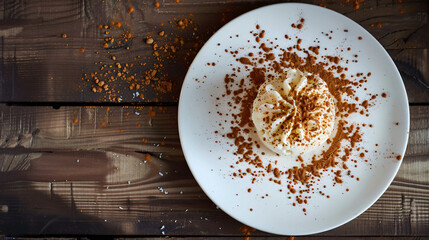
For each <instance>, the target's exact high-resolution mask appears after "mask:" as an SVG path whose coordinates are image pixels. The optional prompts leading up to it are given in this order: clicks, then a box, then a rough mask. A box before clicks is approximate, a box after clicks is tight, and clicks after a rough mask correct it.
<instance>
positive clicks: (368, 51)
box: [179, 3, 409, 235]
mask: <svg viewBox="0 0 429 240" xmlns="http://www.w3.org/2000/svg"><path fill="white" fill-rule="evenodd" d="M300 18H304V19H305V24H304V27H303V28H302V29H301V30H298V29H293V28H291V27H290V25H291V24H292V23H297V22H298V21H299V19H300ZM256 24H259V25H260V26H261V28H262V29H264V30H266V38H269V39H272V40H273V39H274V38H276V37H277V38H278V39H284V38H283V36H284V35H285V34H288V35H289V36H290V37H292V38H293V39H294V36H295V35H298V36H299V37H300V38H301V39H303V42H302V44H301V45H302V46H310V45H314V42H313V40H315V39H316V38H317V39H318V40H319V41H320V43H318V45H320V46H321V49H322V51H321V55H336V54H341V56H343V57H344V58H346V59H357V60H358V62H357V63H349V64H348V65H347V67H348V68H349V71H348V73H349V74H353V73H354V74H356V73H358V72H364V73H367V72H371V73H372V75H371V77H370V78H369V80H368V83H366V85H365V87H367V88H368V89H369V91H363V90H362V88H361V89H360V90H357V91H358V92H357V95H358V96H360V98H361V99H363V98H367V97H368V93H377V94H381V93H382V92H386V93H387V95H388V97H387V98H381V97H378V98H377V104H376V105H375V106H373V107H371V108H370V116H369V117H366V118H365V117H362V116H360V115H359V114H356V115H354V116H353V117H352V121H354V122H356V123H364V122H366V123H371V124H373V125H374V127H373V128H364V129H363V143H362V144H363V145H364V147H365V149H367V150H369V153H368V155H369V156H368V158H369V163H361V164H359V165H358V167H357V168H354V169H353V173H354V174H355V175H356V176H357V177H359V178H360V181H356V180H355V179H344V183H343V184H337V185H336V186H335V187H331V186H332V178H331V179H324V178H322V182H321V183H322V184H329V185H327V188H326V189H325V190H324V191H325V192H326V194H329V195H330V199H327V198H326V196H322V195H318V194H315V195H314V196H312V198H311V200H310V201H309V203H308V204H306V205H305V206H303V207H305V208H306V209H307V215H304V214H303V211H302V206H301V207H294V206H292V202H293V201H292V200H289V199H287V196H286V194H285V193H284V192H283V193H282V192H279V188H280V187H279V185H276V184H273V183H272V182H269V181H265V180H261V181H258V182H256V183H255V184H251V182H250V180H249V178H243V179H234V180H233V179H232V178H231V176H230V175H231V168H230V165H231V164H232V163H233V162H235V160H236V157H235V156H234V155H233V154H232V152H233V150H234V148H233V147H230V146H228V145H227V144H225V139H222V137H221V136H220V134H215V133H214V131H215V130H219V127H218V122H219V121H222V120H224V119H222V118H221V117H220V116H219V115H217V114H213V113H216V111H218V110H219V107H216V106H215V104H216V102H217V101H216V100H215V98H216V97H218V96H220V95H221V94H222V93H223V92H224V91H225V88H224V77H225V74H227V73H231V72H232V71H231V68H232V67H231V65H230V64H232V65H233V66H238V65H239V63H237V62H236V61H235V58H233V57H232V56H231V54H229V53H228V54H227V53H225V51H224V50H225V48H229V49H240V48H241V49H244V50H246V49H249V50H250V49H251V48H252V46H253V45H255V42H254V40H253V41H250V42H248V41H247V40H251V39H254V38H253V37H252V36H251V34H250V31H252V30H253V31H254V30H255V26H256ZM344 29H347V30H348V32H344V31H343V30H344ZM330 30H332V31H333V33H330V36H331V37H332V39H329V38H328V37H326V36H324V35H323V34H322V32H325V33H329V31H330ZM236 35H238V37H237V36H236ZM359 36H361V37H362V38H363V39H362V40H358V37H359ZM218 43H220V46H218ZM275 44H279V45H280V46H281V47H282V46H283V45H285V46H288V45H289V44H290V43H287V41H280V40H278V41H276V42H275ZM349 46H350V47H351V48H352V50H351V51H344V52H340V50H339V49H336V47H339V48H341V49H346V48H347V47H349ZM230 47H231V48H230ZM325 47H326V48H327V50H326V51H323V48H325ZM354 54H357V55H358V57H357V58H354V56H353V55H354ZM211 62H215V63H216V65H215V66H207V63H211ZM243 74H245V73H243ZM246 74H247V73H246ZM243 76H245V75H243ZM196 79H198V81H196ZM222 108H223V109H222V111H228V109H225V107H222ZM209 112H211V113H209ZM396 122H398V123H399V125H396V124H395V123H396ZM408 130H409V109H408V100H407V95H406V92H405V88H404V85H403V83H402V79H401V77H400V75H399V72H398V70H397V69H396V67H395V65H394V63H393V61H392V60H391V58H390V57H389V55H388V54H387V53H386V51H385V50H384V49H383V47H382V46H381V45H380V44H379V43H378V42H377V40H376V39H375V38H374V37H372V36H371V35H370V34H369V33H368V32H367V31H365V29H363V28H362V27H361V26H359V25H358V24H356V23H355V22H353V21H352V20H350V19H348V18H347V17H345V16H343V15H341V14H338V13H336V12H334V11H331V10H328V9H325V8H321V7H317V6H313V5H307V4H297V3H285V4H276V5H271V6H267V7H262V8H259V9H256V10H254V11H251V12H249V13H246V14H244V15H242V16H240V17H238V18H236V19H234V20H233V21H231V22H230V23H228V24H227V25H225V26H224V27H223V28H221V29H220V30H219V31H218V32H217V33H216V34H214V35H213V36H212V37H211V38H210V40H209V41H207V43H206V44H205V45H204V47H203V48H202V49H201V51H200V52H199V54H198V55H197V57H196V58H195V60H194V62H193V63H192V65H191V67H190V69H189V71H188V74H187V75H186V79H185V81H184V83H183V87H182V92H181V95H180V102H179V133H180V140H181V144H182V148H183V152H184V154H185V157H186V160H187V162H188V165H189V168H190V169H191V171H192V174H193V175H194V177H195V179H196V180H197V182H198V183H199V185H200V186H201V188H202V189H203V190H204V192H205V193H206V194H207V195H208V196H209V198H210V199H211V200H212V201H213V202H214V203H215V204H216V205H217V206H219V207H220V208H221V209H222V210H223V211H225V212H226V213H227V214H229V215H230V216H232V217H233V218H235V219H237V220H238V221H240V222H242V223H244V224H246V225H248V226H251V227H254V228H256V229H259V230H262V231H266V232H270V233H275V234H284V235H303V234H313V233H318V232H322V231H326V230H329V229H332V228H335V227H338V226H340V225H342V224H344V223H346V222H348V221H350V220H352V219H353V218H355V217H357V216H358V215H359V214H361V213H362V212H364V211H365V210H366V209H367V208H369V207H370V206H371V205H372V204H373V203H374V202H375V201H376V200H377V199H378V198H379V197H380V196H381V195H382V194H383V192H384V191H385V190H386V189H387V187H388V186H389V184H390V183H391V182H392V180H393V178H394V177H395V175H396V172H397V171H398V169H399V167H400V165H401V162H402V161H398V160H396V159H395V158H394V157H393V156H392V153H393V155H396V154H397V155H401V156H403V155H404V153H405V148H406V145H407V140H408ZM215 141H219V142H220V143H215ZM376 143H377V144H378V145H379V146H378V147H375V144H376ZM228 150H230V151H228ZM375 150H377V153H375ZM263 160H264V159H263ZM370 164H372V166H371V165H370ZM324 177H325V176H324ZM248 188H252V192H251V193H248V192H247V189H248ZM283 188H284V187H283ZM346 188H349V189H350V191H348V192H347V191H346ZM266 193H268V194H269V197H265V198H264V199H263V198H262V197H261V196H263V195H265V194H266ZM250 208H252V209H253V211H250V210H249V209H250Z"/></svg>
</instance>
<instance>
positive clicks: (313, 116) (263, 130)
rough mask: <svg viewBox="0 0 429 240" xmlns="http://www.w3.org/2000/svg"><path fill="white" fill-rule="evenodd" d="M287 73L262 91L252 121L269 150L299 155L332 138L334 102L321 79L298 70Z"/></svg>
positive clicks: (256, 101) (267, 83) (258, 95)
mask: <svg viewBox="0 0 429 240" xmlns="http://www.w3.org/2000/svg"><path fill="white" fill-rule="evenodd" d="M286 72H287V73H286V74H285V75H283V76H282V77H280V78H272V79H267V80H266V81H265V82H264V83H263V84H262V85H261V86H260V87H259V90H258V94H257V96H256V98H255V100H254V102H253V111H252V121H253V123H254V125H255V127H256V130H257V133H258V136H259V137H260V139H261V140H262V142H263V143H264V144H265V145H266V146H267V147H268V148H269V149H271V150H272V151H274V152H276V153H278V154H283V155H290V154H297V155H299V154H302V153H304V152H306V151H309V150H312V149H314V148H316V147H318V146H320V145H321V144H322V143H324V142H325V141H326V140H327V139H328V138H329V136H330V134H331V132H332V130H333V128H334V123H335V100H334V97H333V96H332V95H331V93H330V92H329V90H328V86H327V84H326V82H325V81H323V80H322V79H320V77H318V76H315V75H313V74H310V73H307V72H301V71H300V70H298V69H288V70H287V71H286Z"/></svg>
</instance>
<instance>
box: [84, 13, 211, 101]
mask: <svg viewBox="0 0 429 240" xmlns="http://www.w3.org/2000/svg"><path fill="white" fill-rule="evenodd" d="M131 8H132V7H130V8H129V9H128V10H133V11H134V9H131ZM124 11H126V9H125V10H124ZM136 14H138V13H136ZM189 16H190V17H191V16H192V15H191V14H190V15H189ZM125 18H127V17H125ZM180 21H181V22H182V26H181V27H179V26H178V25H177V23H178V22H180ZM168 23H169V24H170V26H171V28H172V29H173V30H171V32H169V33H166V31H165V30H163V29H162V27H163V26H164V23H160V24H159V26H154V27H153V29H152V30H151V32H156V33H157V34H156V36H145V37H143V39H142V38H140V39H139V40H138V41H143V42H144V43H146V44H148V46H146V47H148V48H150V49H151V51H152V55H149V56H139V55H137V54H136V55H135V56H132V55H131V54H132V52H128V53H126V54H124V55H126V56H127V57H124V59H126V60H118V59H117V58H116V57H115V56H113V57H112V55H111V51H112V50H115V51H116V52H118V51H120V50H121V49H123V50H125V51H129V50H130V49H131V47H132V46H133V44H132V43H133V41H134V39H136V38H138V36H134V33H133V28H132V26H131V25H130V24H128V23H127V22H126V21H124V20H121V19H113V20H112V21H110V22H109V23H106V24H98V30H99V31H100V33H101V34H104V41H103V42H102V48H103V51H104V56H107V58H105V59H104V61H103V59H102V58H100V61H97V62H94V65H95V66H96V67H97V68H98V69H97V70H95V71H92V72H91V73H87V74H84V76H83V77H82V80H83V81H85V83H88V84H89V85H90V86H88V89H89V90H91V91H92V92H93V93H95V94H99V97H100V98H102V99H100V100H103V101H109V102H121V101H122V96H123V95H125V97H126V98H128V99H129V98H130V95H132V98H133V99H135V98H137V99H138V100H137V101H144V100H145V99H146V98H145V97H146V96H145V94H144V92H154V94H155V96H154V97H151V99H153V100H154V101H155V102H158V101H160V100H161V99H160V97H165V96H168V94H167V95H166V93H169V92H171V91H172V90H173V87H174V86H173V79H171V78H170V77H169V76H168V72H167V71H165V70H166V68H167V67H168V66H170V65H174V64H175V63H177V61H178V60H177V59H176V56H178V55H180V56H181V60H180V62H183V63H184V64H186V65H189V64H190V62H191V61H192V60H193V57H194V56H195V55H196V53H197V52H198V50H199V48H200V47H201V46H202V43H203V42H202V40H201V39H200V36H199V33H198V31H197V30H198V27H197V26H196V25H195V24H194V23H193V21H192V20H191V19H190V18H189V17H186V18H183V19H181V20H178V19H176V18H173V19H171V21H169V22H168ZM190 34H192V35H193V36H194V38H195V39H196V40H197V41H196V43H194V44H193V45H192V46H185V40H184V36H188V35H190ZM134 45H135V44H134ZM95 54H99V53H98V52H96V53H95ZM118 54H120V53H119V52H118ZM99 56H100V57H101V56H102V54H100V55H99ZM170 63H171V64H170ZM124 89H125V90H128V89H129V90H131V91H124ZM152 89H153V91H152ZM128 99H127V100H128Z"/></svg>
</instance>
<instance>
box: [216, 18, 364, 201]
mask: <svg viewBox="0 0 429 240" xmlns="http://www.w3.org/2000/svg"><path fill="white" fill-rule="evenodd" d="M300 23H301V24H302V23H304V19H303V20H302V21H300V22H299V23H297V24H295V23H293V24H292V25H291V27H292V28H297V25H298V24H300ZM344 31H345V32H347V30H344ZM261 32H264V33H265V31H264V30H261V26H259V25H257V26H256V30H255V32H254V34H253V36H254V37H255V39H254V41H255V44H256V48H255V49H260V50H262V51H260V50H258V51H259V54H258V53H249V52H245V53H240V51H234V50H229V51H227V52H228V53H230V54H231V55H233V56H234V57H235V58H236V60H237V61H238V62H240V63H241V64H243V65H244V68H245V69H246V70H245V71H246V72H247V73H248V83H246V84H245V83H244V79H239V78H237V77H236V76H237V75H236V74H235V72H234V71H243V69H241V70H239V69H240V68H238V69H236V68H234V70H233V73H231V74H227V75H226V76H225V79H224V83H225V92H224V94H223V95H222V96H219V98H218V99H221V98H225V97H226V96H230V97H231V101H229V102H227V104H228V105H229V106H231V107H233V108H234V109H237V110H238V112H234V113H229V112H228V113H221V112H218V114H219V115H222V114H226V115H228V114H230V115H231V116H232V117H233V121H232V122H231V125H229V124H228V126H230V130H229V132H227V133H226V134H225V135H224V136H225V137H227V138H228V139H229V140H230V144H231V146H235V147H236V150H235V151H234V154H235V155H236V156H237V157H238V160H237V162H236V164H237V166H238V167H234V169H238V170H237V171H234V172H233V174H232V176H233V178H236V177H237V178H243V177H244V176H246V175H251V176H252V179H253V180H252V183H253V182H254V181H255V179H256V178H257V177H264V176H267V177H268V178H269V180H270V181H272V182H273V183H276V184H279V185H280V186H287V190H288V191H286V192H287V194H302V193H310V192H319V191H316V190H314V187H313V186H314V185H315V184H316V183H317V182H318V181H319V179H320V178H321V176H322V175H323V173H324V172H329V170H330V169H333V168H339V169H340V170H338V171H336V172H335V176H334V177H333V182H334V183H335V184H342V183H343V182H344V181H343V178H345V177H350V176H353V178H354V175H351V174H350V171H351V170H349V168H348V166H347V164H346V162H348V161H353V162H354V163H357V160H355V159H351V158H352V156H354V155H353V154H358V155H359V153H361V155H360V157H361V158H360V159H362V160H360V161H362V162H364V161H365V159H364V157H365V154H364V153H362V151H363V150H362V147H360V150H358V151H359V152H357V153H356V149H355V148H356V146H358V144H359V143H360V142H362V135H361V127H360V126H358V125H357V124H355V123H350V122H348V121H347V120H346V119H347V118H348V117H349V115H351V114H354V113H359V112H360V111H363V110H365V111H367V109H368V108H369V107H370V106H371V104H370V102H369V100H363V101H359V98H358V97H357V96H355V92H356V91H355V89H356V88H359V87H360V86H361V85H362V84H363V83H365V82H366V78H367V77H369V76H370V75H371V74H370V73H367V74H363V73H358V74H356V75H355V76H351V77H348V76H347V75H346V74H345V71H347V68H345V67H343V66H340V65H339V64H340V63H341V64H347V61H345V60H343V59H342V58H341V57H340V56H319V54H320V53H319V49H320V46H309V47H307V48H302V47H294V48H293V47H289V48H287V49H283V48H280V47H279V46H272V44H273V43H272V42H271V44H270V42H269V40H268V39H266V40H265V39H262V38H261V35H260V33H261ZM286 39H289V37H286ZM359 39H362V38H361V37H359ZM300 44H301V40H299V38H298V39H297V46H299V45H300ZM274 49H276V51H273V50H274ZM243 51H244V50H243ZM298 52H300V54H298ZM241 56H246V57H241ZM247 56H249V57H247ZM320 60H325V61H320ZM290 68H295V69H298V70H300V71H302V72H308V73H312V74H314V75H317V76H319V77H320V78H321V79H322V80H324V81H325V82H326V84H327V86H328V89H329V91H330V93H331V94H332V95H333V96H334V98H335V99H336V108H337V112H336V119H337V123H336V132H334V136H331V138H330V139H328V141H327V144H328V147H327V149H326V150H325V151H322V153H321V154H318V155H314V156H313V157H312V158H311V161H310V162H304V160H303V158H302V157H301V156H299V157H298V158H297V159H296V162H298V163H300V165H298V166H295V167H292V168H290V169H280V168H279V167H278V166H277V161H275V162H269V163H267V162H265V160H264V161H263V160H262V159H261V158H260V156H259V155H258V154H257V153H256V152H255V150H256V149H259V148H260V147H261V146H260V143H259V141H258V140H259V139H253V138H252V137H250V135H249V133H251V132H254V131H255V130H254V125H253V122H252V119H251V114H252V112H251V111H252V110H251V109H252V106H253V101H254V99H255V97H256V95H257V92H258V89H259V87H260V86H261V84H263V83H264V82H265V81H266V79H267V78H274V77H275V76H273V74H272V73H269V72H272V71H274V72H275V73H276V74H283V73H284V72H285V71H286V70H287V69H290ZM339 75H340V76H339ZM370 97H371V96H370ZM371 100H372V98H371ZM219 126H220V127H222V128H224V127H223V124H222V123H219ZM369 127H370V126H369ZM352 153H353V154H352ZM262 155H265V154H262ZM244 163H246V164H249V165H253V166H254V167H256V169H257V170H255V171H253V172H248V171H242V170H241V169H240V166H241V164H244ZM342 171H345V172H347V174H344V175H343V174H342ZM355 179H358V178H355ZM284 183H286V184H284ZM294 186H295V187H294ZM298 186H299V187H298ZM297 187H298V189H299V190H297V189H296V188H297ZM320 194H322V195H324V193H323V192H322V191H320ZM326 197H327V198H329V196H326ZM296 201H298V203H299V204H306V203H307V199H305V201H304V199H302V198H301V197H300V198H296Z"/></svg>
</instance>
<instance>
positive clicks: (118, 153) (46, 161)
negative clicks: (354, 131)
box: [0, 105, 429, 238]
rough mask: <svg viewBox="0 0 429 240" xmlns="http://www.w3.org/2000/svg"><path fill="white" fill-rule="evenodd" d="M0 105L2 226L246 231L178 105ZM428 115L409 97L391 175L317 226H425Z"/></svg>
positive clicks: (365, 230) (412, 229)
mask: <svg viewBox="0 0 429 240" xmlns="http://www.w3.org/2000/svg"><path fill="white" fill-rule="evenodd" d="M0 109H1V111H0V130H1V132H0V139H1V140H0V147H1V148H0V209H1V211H0V233H1V234H86V235H87V234H98V235H100V234H101V235H105V234H117V235H152V236H153V235H159V236H162V235H163V234H162V233H163V232H164V234H165V235H168V236H184V235H186V236H196V237H204V236H207V237H209V236H220V237H221V236H223V237H227V238H229V237H240V236H243V233H242V232H241V231H240V227H241V226H242V225H241V224H240V223H239V222H237V221H235V220H233V219H232V218H230V217H229V216H227V215H226V214H225V213H223V212H222V211H221V210H219V209H217V208H216V206H215V205H214V204H213V203H212V202H211V201H210V200H209V199H208V198H207V197H206V195H205V194H204V193H203V192H202V190H201V189H200V188H199V186H198V184H197V183H196V182H195V180H194V178H193V177H192V175H191V173H190V171H189V169H188V167H187V165H186V162H185V160H184V157H183V155H182V152H181V150H180V143H179V139H178V132H177V122H176V121H177V119H176V116H177V107H174V106H172V107H162V108H155V107H61V108H60V109H58V110H55V109H53V108H51V107H17V106H12V107H9V106H5V105H3V106H1V108H0ZM151 112H154V113H151ZM428 119H429V107H428V106H411V130H410V138H409V145H408V148H407V152H406V156H405V158H404V160H403V164H402V166H401V169H400V171H399V172H398V174H397V176H396V178H395V180H394V182H393V183H392V185H391V186H390V187H389V189H388V190H387V191H386V192H385V194H384V195H383V196H382V197H381V198H380V199H379V200H378V201H377V202H376V203H375V204H374V205H373V206H372V207H371V208H370V209H368V210H367V211H366V212H364V213H363V214H362V215H361V216H359V217H358V218H356V219H355V220H353V221H351V222H349V223H347V224H346V225H344V226H341V227H339V228H337V229H334V230H331V231H328V232H325V233H321V234H320V236H360V235H362V234H364V235H366V236H427V235H429V187H428V186H429V174H428V169H429V149H428V148H427V146H428V145H429V135H428V132H429V130H428V129H429V120H428ZM142 139H144V140H143V142H142ZM146 140H147V143H145V141H146ZM146 154H149V155H150V161H146ZM252 236H261V237H263V236H265V237H272V235H269V234H266V233H263V232H259V231H255V232H252Z"/></svg>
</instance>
